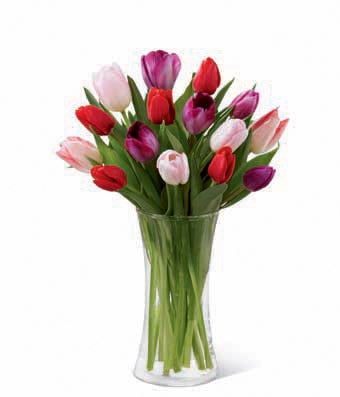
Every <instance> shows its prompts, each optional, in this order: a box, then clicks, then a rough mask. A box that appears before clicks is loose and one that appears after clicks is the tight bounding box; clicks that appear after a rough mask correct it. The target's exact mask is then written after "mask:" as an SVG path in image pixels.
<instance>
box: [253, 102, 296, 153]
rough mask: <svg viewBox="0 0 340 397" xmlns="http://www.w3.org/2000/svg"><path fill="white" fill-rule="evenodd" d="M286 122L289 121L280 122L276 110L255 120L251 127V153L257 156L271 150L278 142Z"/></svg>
mask: <svg viewBox="0 0 340 397" xmlns="http://www.w3.org/2000/svg"><path fill="white" fill-rule="evenodd" d="M288 121H289V119H285V120H282V121H280V118H279V112H278V110H277V109H273V110H272V111H270V112H269V113H267V114H265V115H264V116H262V117H261V118H260V119H259V120H257V121H256V122H255V123H254V124H253V125H252V129H253V137H252V142H251V151H252V152H253V153H255V154H258V153H264V152H267V151H268V150H270V149H271V148H273V147H274V146H275V145H276V144H277V143H278V141H279V140H280V138H281V136H282V134H283V132H284V130H285V128H286V126H287V124H288Z"/></svg>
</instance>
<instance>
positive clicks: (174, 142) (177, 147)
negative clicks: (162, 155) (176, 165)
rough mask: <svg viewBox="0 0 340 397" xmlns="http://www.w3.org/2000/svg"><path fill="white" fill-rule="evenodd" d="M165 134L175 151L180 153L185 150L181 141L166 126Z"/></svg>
mask: <svg viewBox="0 0 340 397" xmlns="http://www.w3.org/2000/svg"><path fill="white" fill-rule="evenodd" d="M165 130H166V135H167V137H168V139H169V141H170V143H171V146H172V148H173V149H174V150H176V152H179V153H182V152H185V149H184V147H183V145H182V144H181V142H180V141H179V140H178V139H177V138H176V137H175V135H174V134H173V133H172V132H171V131H170V129H169V128H166V129H165Z"/></svg>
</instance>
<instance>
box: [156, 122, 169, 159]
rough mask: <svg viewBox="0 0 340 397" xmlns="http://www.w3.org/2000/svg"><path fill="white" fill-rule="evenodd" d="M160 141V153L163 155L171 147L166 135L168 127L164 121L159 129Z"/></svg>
mask: <svg viewBox="0 0 340 397" xmlns="http://www.w3.org/2000/svg"><path fill="white" fill-rule="evenodd" d="M158 139H159V152H160V153H163V152H164V151H165V150H167V149H169V147H170V142H169V138H168V136H167V133H166V126H165V123H164V121H163V122H162V124H161V125H160V128H159V133H158Z"/></svg>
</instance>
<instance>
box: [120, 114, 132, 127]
mask: <svg viewBox="0 0 340 397" xmlns="http://www.w3.org/2000/svg"><path fill="white" fill-rule="evenodd" d="M121 114H122V117H123V120H124V123H125V125H126V128H129V127H130V120H129V118H128V116H127V114H126V111H125V110H123V111H122V112H121Z"/></svg>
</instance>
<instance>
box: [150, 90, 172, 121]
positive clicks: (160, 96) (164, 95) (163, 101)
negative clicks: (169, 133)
mask: <svg viewBox="0 0 340 397" xmlns="http://www.w3.org/2000/svg"><path fill="white" fill-rule="evenodd" d="M147 108H148V117H149V120H150V121H151V122H152V123H154V124H162V122H163V120H164V121H165V124H172V123H173V122H174V120H175V115H176V113H175V105H174V102H173V99H172V91H171V90H161V89H157V88H151V89H150V91H149V94H148V100H147Z"/></svg>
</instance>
